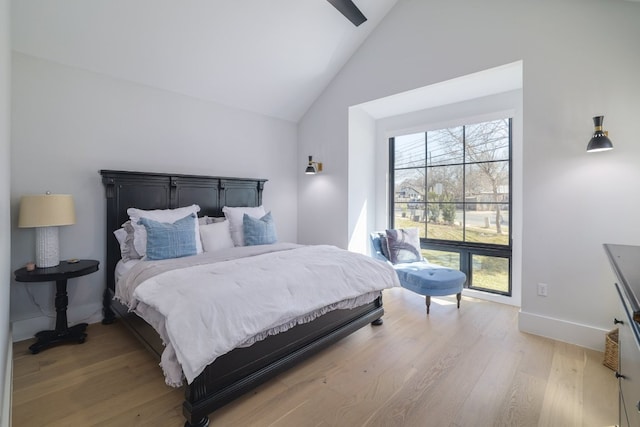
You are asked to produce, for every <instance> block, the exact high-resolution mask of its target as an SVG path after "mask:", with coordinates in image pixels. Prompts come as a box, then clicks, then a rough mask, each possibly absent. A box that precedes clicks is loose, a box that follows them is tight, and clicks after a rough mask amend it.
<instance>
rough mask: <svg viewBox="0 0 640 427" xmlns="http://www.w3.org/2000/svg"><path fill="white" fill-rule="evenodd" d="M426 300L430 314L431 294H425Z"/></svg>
mask: <svg viewBox="0 0 640 427" xmlns="http://www.w3.org/2000/svg"><path fill="white" fill-rule="evenodd" d="M424 302H425V303H426V304H427V314H429V307H430V306H431V297H430V296H429V295H425V296H424Z"/></svg>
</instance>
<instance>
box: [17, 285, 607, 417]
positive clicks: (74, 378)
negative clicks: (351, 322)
mask: <svg viewBox="0 0 640 427" xmlns="http://www.w3.org/2000/svg"><path fill="white" fill-rule="evenodd" d="M384 304H385V305H384V308H385V316H384V319H385V322H384V324H383V325H382V326H377V327H373V326H366V327H364V328H362V329H360V330H359V331H357V332H355V333H354V334H352V335H350V336H348V337H346V338H344V339H343V340H341V341H339V342H338V343H336V344H334V345H333V346H331V347H329V348H327V349H326V350H324V351H323V352H321V353H319V354H317V355H314V356H312V357H310V358H309V359H307V360H305V361H304V362H302V363H300V364H299V365H297V366H295V367H293V368H292V369H290V370H288V371H286V372H284V373H282V374H280V375H279V376H277V377H275V378H274V379H272V380H271V381H269V382H267V383H265V384H263V385H261V386H259V387H257V388H256V389H254V390H252V391H251V392H249V393H247V394H246V395H244V396H242V397H240V398H238V399H236V400H235V401H233V402H231V403H230V404H228V405H226V406H225V407H223V408H220V409H219V410H218V411H216V412H215V413H214V414H211V416H210V419H211V426H212V427H213V426H215V427H217V426H257V427H263V426H272V427H284V426H287V427H288V426H304V427H306V426H317V427H328V426H337V427H342V426H368V427H377V426H384V427H393V426H408V427H412V426H417V427H423V426H438V427H440V426H468V425H472V426H473V425H478V426H491V425H493V426H556V425H558V426H572V425H576V426H577V425H580V426H606V425H614V424H616V423H617V383H616V380H615V378H614V376H613V373H612V371H610V370H609V369H608V368H606V367H604V366H603V365H602V357H603V355H602V353H599V352H596V351H592V350H586V349H583V348H580V347H577V346H572V345H569V344H565V343H559V342H555V341H553V340H549V339H546V338H542V337H538V336H534V335H529V334H525V333H521V332H519V331H518V330H517V316H518V310H517V308H514V307H510V306H505V305H501V304H495V303H490V302H485V301H478V300H474V299H470V298H463V301H462V304H461V307H460V310H458V309H457V308H456V305H455V297H443V298H433V301H432V304H431V314H430V315H427V314H426V308H425V305H424V297H422V296H420V295H417V294H414V293H412V292H408V291H406V290H404V289H401V288H398V289H393V290H389V291H385V296H384ZM88 332H89V339H87V342H86V343H85V344H82V345H74V344H69V345H61V346H59V347H54V348H50V349H47V350H44V351H43V352H41V353H40V354H37V355H31V354H29V352H28V346H29V345H30V343H31V342H32V340H28V341H24V342H20V343H15V344H14V383H13V386H14V388H13V399H12V411H13V425H14V426H19V427H22V426H27V427H30V426H43V425H46V426H79V425H82V426H94V425H95V426H107V427H111V426H114V427H115V426H123V425H127V426H139V425H140V426H143V425H144V426H157V427H164V426H174V427H175V426H180V425H182V424H183V422H184V421H183V417H182V400H183V389H181V388H178V389H175V388H171V387H168V386H166V385H165V384H164V378H163V377H162V373H161V369H160V368H159V367H158V362H157V361H156V359H155V358H153V357H152V356H151V355H150V353H149V352H148V351H147V350H146V349H145V348H144V347H143V346H142V345H141V344H140V343H139V342H137V341H136V340H135V338H133V336H132V335H131V333H130V332H129V331H128V330H126V329H125V328H124V326H123V325H121V324H118V323H116V324H114V325H108V326H104V325H100V324H96V325H90V326H89V329H88Z"/></svg>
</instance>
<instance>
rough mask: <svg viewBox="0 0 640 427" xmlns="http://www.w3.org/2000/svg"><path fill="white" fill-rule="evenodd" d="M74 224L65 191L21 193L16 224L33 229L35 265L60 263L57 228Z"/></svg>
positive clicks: (74, 214)
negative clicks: (34, 234) (34, 235)
mask: <svg viewBox="0 0 640 427" xmlns="http://www.w3.org/2000/svg"><path fill="white" fill-rule="evenodd" d="M75 223H76V212H75V209H74V205H73V197H72V196H71V195H69V194H51V193H49V192H47V194H36V195H31V196H22V199H21V200H20V215H19V219H18V227H20V228H35V229H36V267H38V268H45V267H55V266H56V265H58V264H60V251H59V246H58V227H59V226H61V225H72V224H75Z"/></svg>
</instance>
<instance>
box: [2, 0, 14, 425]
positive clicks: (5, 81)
mask: <svg viewBox="0 0 640 427" xmlns="http://www.w3.org/2000/svg"><path fill="white" fill-rule="evenodd" d="M9 28H10V27H9V0H0V235H1V236H2V238H1V239H0V277H1V278H2V279H1V280H0V426H3V427H4V426H8V425H10V422H11V419H10V418H9V415H10V413H11V403H10V402H11V395H10V393H9V392H10V390H11V387H10V382H11V368H10V366H11V363H12V361H11V354H12V351H11V345H10V343H11V337H10V326H9V283H10V280H11V279H10V278H11V266H10V253H11V252H10V244H11V238H10V236H11V233H10V230H11V227H10V221H9V212H10V210H9V194H10V193H9V182H10V172H11V164H10V163H9V159H10V143H9V141H10V131H9V129H10V127H9V126H10V110H11V108H10V105H11V102H10V101H11V90H10V83H11V50H10V45H9V40H10V37H9ZM5 366H9V369H6V370H5Z"/></svg>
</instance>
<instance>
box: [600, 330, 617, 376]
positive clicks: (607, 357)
mask: <svg viewBox="0 0 640 427" xmlns="http://www.w3.org/2000/svg"><path fill="white" fill-rule="evenodd" d="M605 339H606V341H605V346H604V362H602V364H603V365H604V366H606V367H607V368H609V369H613V370H614V371H618V329H614V330H612V331H609V332H607V335H606V338H605Z"/></svg>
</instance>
